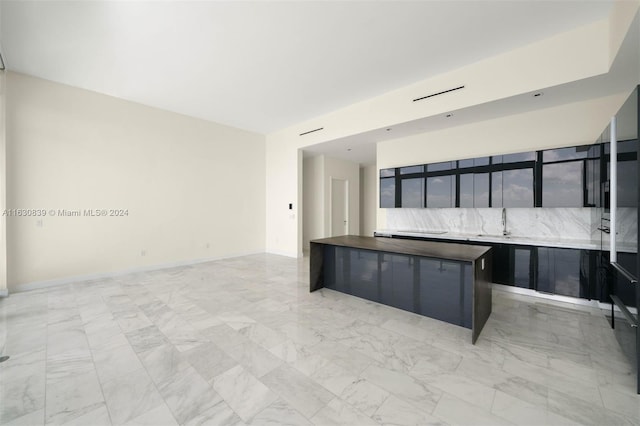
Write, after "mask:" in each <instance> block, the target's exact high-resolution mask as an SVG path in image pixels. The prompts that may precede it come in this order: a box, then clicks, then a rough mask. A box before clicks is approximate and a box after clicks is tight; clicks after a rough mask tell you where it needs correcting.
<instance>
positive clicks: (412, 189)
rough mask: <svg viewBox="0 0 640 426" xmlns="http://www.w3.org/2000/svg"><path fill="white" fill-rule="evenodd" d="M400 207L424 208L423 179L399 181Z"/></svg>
mask: <svg viewBox="0 0 640 426" xmlns="http://www.w3.org/2000/svg"><path fill="white" fill-rule="evenodd" d="M400 188H401V190H400V191H401V196H400V207H413V208H421V207H424V178H423V177H417V178H408V179H401V180H400Z"/></svg>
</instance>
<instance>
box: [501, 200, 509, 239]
mask: <svg viewBox="0 0 640 426" xmlns="http://www.w3.org/2000/svg"><path fill="white" fill-rule="evenodd" d="M502 235H505V236H506V235H509V231H507V209H505V208H504V207H503V208H502Z"/></svg>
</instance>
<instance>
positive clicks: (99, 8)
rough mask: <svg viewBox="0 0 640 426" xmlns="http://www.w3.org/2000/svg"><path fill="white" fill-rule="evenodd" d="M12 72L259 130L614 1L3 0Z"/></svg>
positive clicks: (594, 14) (544, 33) (451, 64)
mask: <svg viewBox="0 0 640 426" xmlns="http://www.w3.org/2000/svg"><path fill="white" fill-rule="evenodd" d="M0 8H1V9H0V14H1V21H0V43H1V48H2V54H3V57H4V59H5V63H6V65H7V67H8V69H10V70H13V71H18V72H23V73H26V74H30V75H33V76H37V77H41V78H45V79H48V80H53V81H57V82H60V83H65V84H69V85H72V86H76V87H81V88H85V89H89V90H93V91H97V92H101V93H105V94H108V95H112V96H116V97H119V98H123V99H128V100H131V101H135V102H139V103H142V104H146V105H150V106H154V107H158V108H162V109H166V110H169V111H174V112H178V113H182V114H186V115H190V116H194V117H199V118H203V119H207V120H211V121H216V122H220V123H224V124H228V125H232V126H236V127H240V128H244V129H248V130H253V131H257V132H261V133H268V132H271V131H275V130H278V129H281V128H284V127H287V126H289V125H293V124H295V123H298V122H301V121H304V120H307V119H311V118H313V117H316V116H319V115H321V114H325V113H328V112H330V111H333V110H336V109H338V108H341V107H344V106H347V105H349V104H351V103H354V102H357V101H360V100H363V99H366V98H370V97H373V96H376V95H380V94H382V93H384V92H387V91H390V90H393V89H397V88H399V87H402V86H405V85H408V84H411V83H414V82H416V81H419V80H423V79H425V78H428V77H430V76H433V75H436V74H440V73H443V72H446V71H448V70H451V69H454V68H457V67H460V66H463V65H466V64H469V63H472V62H475V61H477V60H480V59H482V58H486V57H489V56H492V55H495V54H498V53H501V52H504V51H508V50H511V49H513V48H516V47H519V46H522V45H524V44H526V43H529V42H532V41H536V40H539V39H543V38H546V37H549V36H551V35H553V34H556V33H559V32H563V31H567V30H570V29H573V28H575V27H578V26H580V25H583V24H586V23H589V22H593V21H595V20H598V19H601V18H604V17H605V16H607V14H608V13H609V11H610V8H611V3H610V1H538V0H533V1H526V0H514V1H451V0H448V1H413V2H407V1H370V2H363V1H337V2H332V1H286V2H271V1H258V2H245V1H234V2H221V1H194V2H186V1H173V2H170V1H157V2H139V1H128V2H127V1H112V2H100V1H65V2H59V1H12V0H2V2H0Z"/></svg>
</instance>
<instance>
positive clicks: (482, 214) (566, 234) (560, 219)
mask: <svg viewBox="0 0 640 426" xmlns="http://www.w3.org/2000/svg"><path fill="white" fill-rule="evenodd" d="M505 210H506V215H507V231H508V232H509V234H510V235H511V236H513V237H527V238H539V239H544V238H553V239H558V238H560V239H567V240H588V241H592V240H596V239H597V240H599V239H600V236H601V232H600V231H599V230H598V227H600V226H601V220H600V218H601V216H602V210H601V209H597V208H507V209H505ZM637 226H638V224H637V209H634V208H620V209H618V242H620V243H625V244H637ZM385 228H386V229H393V230H397V231H417V232H433V231H447V232H455V233H460V234H485V235H502V230H503V226H502V209H500V208H455V209H454V208H452V209H438V208H434V209H408V208H402V209H388V210H387V224H386V226H385Z"/></svg>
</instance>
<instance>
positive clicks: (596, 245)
mask: <svg viewBox="0 0 640 426" xmlns="http://www.w3.org/2000/svg"><path fill="white" fill-rule="evenodd" d="M374 232H375V235H376V236H379V237H385V236H387V237H392V236H399V237H416V238H430V239H441V240H458V241H471V242H474V241H477V242H481V243H504V244H520V245H527V246H544V247H559V248H574V249H586V250H599V249H600V241H599V240H597V241H594V240H572V239H563V238H535V237H534V238H530V237H521V236H516V235H507V236H503V235H488V234H463V233H456V232H448V231H423V230H396V229H379V230H375V231H374ZM608 237H609V236H608V235H606V239H605V241H603V244H602V249H603V250H609V239H608ZM617 249H618V251H619V252H623V253H636V252H637V250H638V249H637V246H636V245H635V244H618V246H617Z"/></svg>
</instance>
